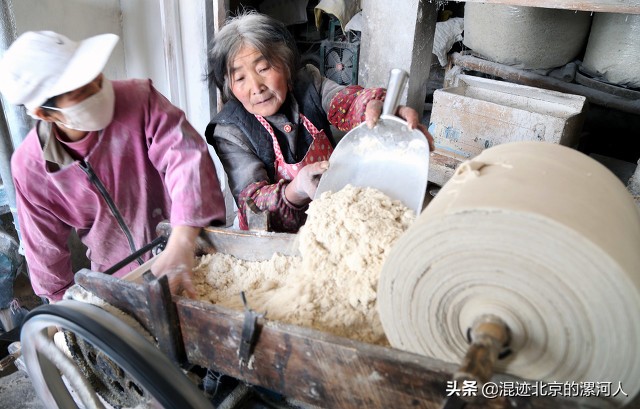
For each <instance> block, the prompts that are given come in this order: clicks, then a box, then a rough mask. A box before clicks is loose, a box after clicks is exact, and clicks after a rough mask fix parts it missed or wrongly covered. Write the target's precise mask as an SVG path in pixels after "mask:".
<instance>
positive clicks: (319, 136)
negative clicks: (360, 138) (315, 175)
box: [238, 114, 333, 230]
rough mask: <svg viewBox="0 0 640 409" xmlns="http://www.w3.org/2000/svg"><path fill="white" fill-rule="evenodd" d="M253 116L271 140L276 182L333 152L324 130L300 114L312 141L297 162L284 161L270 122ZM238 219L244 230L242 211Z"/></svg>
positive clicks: (290, 176)
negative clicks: (274, 156) (274, 158)
mask: <svg viewBox="0 0 640 409" xmlns="http://www.w3.org/2000/svg"><path fill="white" fill-rule="evenodd" d="M255 117H256V119H257V120H258V121H259V122H260V123H261V124H262V126H263V127H264V129H266V130H267V132H269V135H271V139H272V141H273V151H274V153H275V155H276V160H275V162H274V164H273V165H274V167H275V178H276V182H278V181H280V180H282V179H284V180H293V178H295V177H296V176H297V175H298V172H300V169H302V168H303V167H305V166H306V165H308V164H311V163H315V162H321V161H323V160H329V156H331V153H332V152H333V146H331V142H329V138H327V135H326V134H325V133H324V130H318V128H316V127H315V126H314V125H313V124H312V123H311V121H310V120H309V119H307V117H306V116H304V115H302V114H300V118H301V119H302V124H303V125H304V127H305V129H306V130H307V131H308V132H309V134H311V137H312V138H313V142H311V146H309V150H308V151H307V153H306V154H305V155H304V158H302V160H301V161H300V162H298V163H287V162H285V160H284V157H283V156H282V150H281V149H280V144H279V143H278V139H277V138H276V134H275V133H274V132H273V128H272V127H271V124H270V123H269V122H267V120H266V119H264V117H262V116H260V115H255ZM285 127H286V125H285ZM238 221H239V222H240V228H241V229H243V230H246V229H247V228H248V226H247V219H246V217H245V215H244V213H243V212H238Z"/></svg>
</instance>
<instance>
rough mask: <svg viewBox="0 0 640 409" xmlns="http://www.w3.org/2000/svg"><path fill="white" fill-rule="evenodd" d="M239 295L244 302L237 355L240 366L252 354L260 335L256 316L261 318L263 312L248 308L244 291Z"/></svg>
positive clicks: (248, 359)
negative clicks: (259, 312)
mask: <svg viewBox="0 0 640 409" xmlns="http://www.w3.org/2000/svg"><path fill="white" fill-rule="evenodd" d="M240 296H241V297H242V303H243V304H244V323H243V324H242V338H241V339H240V348H239V349H238V357H239V358H240V366H243V365H245V364H247V365H248V364H249V361H250V359H251V355H252V354H253V348H254V346H255V343H256V341H257V340H258V336H259V335H260V325H259V324H258V318H261V317H262V316H263V314H258V313H256V312H255V311H253V310H252V309H250V308H249V306H248V305H247V298H246V296H245V295H244V291H242V292H241V293H240Z"/></svg>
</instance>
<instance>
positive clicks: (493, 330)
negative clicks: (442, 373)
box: [453, 315, 511, 400]
mask: <svg viewBox="0 0 640 409" xmlns="http://www.w3.org/2000/svg"><path fill="white" fill-rule="evenodd" d="M469 338H470V339H469V341H470V342H471V345H470V346H469V349H468V350H467V354H466V355H465V357H464V360H463V361H462V365H461V366H460V368H459V369H458V371H457V372H456V373H454V374H453V379H454V380H455V381H457V382H458V384H461V383H463V382H464V381H474V382H475V385H477V387H478V390H480V388H482V385H484V384H485V383H486V382H488V381H489V380H490V379H491V377H492V376H493V370H494V368H495V363H496V361H497V360H498V358H499V357H501V354H505V353H508V352H509V350H508V346H509V342H510V341H511V335H510V332H509V328H508V327H507V325H506V324H505V323H504V321H502V319H500V318H499V317H496V316H495V315H482V316H480V317H478V318H477V319H476V320H475V322H474V323H473V325H472V327H471V328H470V330H469ZM469 398H470V399H471V400H473V398H474V397H473V396H470V397H469ZM463 399H464V397H463Z"/></svg>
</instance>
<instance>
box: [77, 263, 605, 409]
mask: <svg viewBox="0 0 640 409" xmlns="http://www.w3.org/2000/svg"><path fill="white" fill-rule="evenodd" d="M76 283H78V284H79V285H81V286H82V287H84V288H85V289H87V290H88V291H90V292H92V293H93V294H94V295H96V296H98V297H100V298H102V299H103V300H105V301H106V302H108V303H109V304H111V305H113V306H115V307H117V308H119V309H120V310H122V311H123V312H125V313H128V314H130V315H132V316H133V317H134V318H136V319H137V320H138V321H139V322H140V323H141V324H142V325H143V326H144V327H145V328H146V329H147V330H149V332H150V333H151V334H153V336H154V337H156V339H158V345H159V347H160V349H161V350H163V352H165V353H167V355H169V357H170V358H171V359H173V360H174V361H175V362H176V363H178V364H182V365H183V366H185V365H184V364H185V363H187V364H193V365H199V366H202V367H206V368H210V369H213V370H215V371H218V372H221V373H223V374H226V375H229V376H232V377H235V378H237V379H240V380H243V381H245V382H248V383H250V384H253V385H259V386H263V387H265V388H268V389H271V390H273V391H276V392H278V393H281V394H283V395H285V396H287V397H288V398H291V399H296V400H299V401H301V402H305V403H308V404H312V405H316V406H319V407H322V408H343V409H356V408H371V409H376V408H380V409H382V408H385V409H386V408H428V409H431V408H433V409H438V408H440V407H441V404H442V399H443V398H444V396H445V395H446V388H447V381H449V380H451V379H452V374H453V372H454V371H455V370H456V369H457V368H456V366H455V365H452V364H448V363H444V362H441V361H438V360H435V359H430V358H428V357H424V356H421V355H417V354H412V353H408V352H404V351H400V350H396V349H393V348H388V347H382V346H376V345H370V344H367V343H363V342H359V341H354V340H350V339H346V338H342V337H337V336H334V335H331V334H328V333H324V332H321V331H317V330H313V329H310V328H304V327H299V326H295V325H286V324H281V323H277V322H271V321H268V320H266V319H263V318H260V319H258V327H257V328H258V334H257V338H256V342H255V345H254V348H253V355H252V357H251V359H249V361H248V362H245V363H241V362H240V358H239V356H238V351H239V347H240V344H241V340H242V331H243V323H244V313H243V312H240V311H235V310H230V309H227V308H224V307H221V306H217V305H214V304H209V303H205V302H201V301H195V300H191V299H188V298H184V297H180V296H173V297H170V299H168V300H165V302H159V303H158V302H157V300H151V298H154V297H153V294H154V292H153V291H149V288H153V287H154V286H155V287H157V286H159V285H164V286H166V285H167V284H166V280H162V279H160V280H153V281H150V282H146V283H144V282H142V283H135V282H129V281H126V280H122V279H118V278H114V277H111V276H108V275H105V274H102V273H97V272H92V271H89V270H82V271H80V272H78V273H77V274H76ZM156 293H157V292H156ZM167 294H168V293H167ZM152 304H153V305H152ZM154 305H155V306H154ZM163 306H164V307H163ZM161 308H166V309H167V313H162V311H158V310H159V309H161ZM172 309H173V310H174V311H175V312H176V313H177V314H176V320H175V321H174V320H173V319H172V318H171V317H172V316H173V314H172V313H171V311H168V310H172ZM157 317H166V318H165V321H164V322H155V321H157V320H158V318H157ZM154 320H155V321H154ZM167 346H170V347H167ZM594 403H595V402H594ZM514 405H516V406H514ZM511 407H518V408H528V409H529V408H530V409H551V408H554V409H555V408H557V409H562V408H566V409H569V408H587V407H597V405H596V406H584V402H582V405H581V404H580V403H579V402H575V401H571V400H567V399H560V398H540V397H535V398H534V397H518V398H510V402H507V401H506V399H504V398H499V399H494V400H490V401H485V402H483V403H479V404H469V405H467V406H466V408H467V409H478V408H511Z"/></svg>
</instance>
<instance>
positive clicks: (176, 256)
mask: <svg viewBox="0 0 640 409" xmlns="http://www.w3.org/2000/svg"><path fill="white" fill-rule="evenodd" d="M198 234H200V228H199V227H191V226H175V227H173V229H172V230H171V235H170V236H169V241H168V242H167V246H166V247H165V249H164V250H163V251H162V253H160V254H159V255H158V257H157V259H156V261H155V262H154V263H153V265H152V266H151V272H152V273H153V274H155V275H156V276H157V277H161V276H163V275H166V276H167V278H168V279H169V289H170V290H171V293H172V294H175V295H180V294H181V293H184V295H186V296H187V297H191V298H194V297H195V295H196V290H195V287H194V286H193V282H192V281H191V275H192V270H193V267H194V264H195V259H194V257H195V249H196V238H197V237H198Z"/></svg>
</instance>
